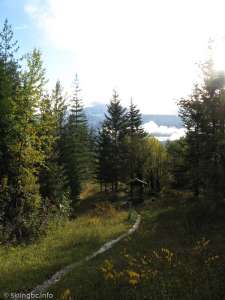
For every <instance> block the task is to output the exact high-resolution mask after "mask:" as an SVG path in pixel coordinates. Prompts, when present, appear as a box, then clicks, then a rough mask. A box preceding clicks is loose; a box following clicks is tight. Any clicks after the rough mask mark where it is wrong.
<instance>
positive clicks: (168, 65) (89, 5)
mask: <svg viewBox="0 0 225 300" xmlns="http://www.w3.org/2000/svg"><path fill="white" fill-rule="evenodd" d="M224 8H225V3H224V1H219V0H204V1H203V0H199V1H195V0H189V1H180V0H171V1H168V0H122V1H121V0H95V1H93V0H63V1H62V0H42V1H41V0H27V5H26V6H25V11H26V12H27V13H28V14H29V15H30V16H31V17H32V18H33V19H34V21H35V24H37V25H38V26H39V28H40V30H42V32H43V36H44V38H45V45H46V47H47V46H49V47H53V48H54V49H58V51H67V52H65V53H67V54H68V51H69V52H70V55H68V59H70V60H71V57H72V58H73V59H72V61H71V64H70V68H67V70H64V69H63V66H59V68H58V69H59V71H58V72H59V73H58V77H61V78H62V79H63V81H64V83H66V84H68V78H69V77H70V78H71V81H72V76H73V75H74V73H75V72H78V74H79V76H80V79H81V83H82V88H83V91H84V98H85V99H86V101H88V102H89V103H90V102H92V101H101V102H105V101H108V99H109V98H110V95H111V91H112V89H113V88H115V87H116V88H118V90H119V92H120V94H121V98H122V99H123V101H124V102H123V104H124V105H127V103H128V102H129V99H130V96H131V95H132V96H133V97H134V100H135V101H136V102H137V104H138V105H139V107H140V108H141V110H142V111H143V112H148V113H174V112H176V103H175V101H174V99H178V98H180V97H181V96H185V95H186V94H188V93H190V91H191V88H192V83H193V80H194V79H195V77H196V76H197V75H195V74H196V66H195V63H196V62H198V61H199V59H200V58H204V56H205V55H206V52H207V41H208V39H209V37H210V36H222V35H225V18H224V10H225V9H224ZM209 20H210V21H209ZM43 51H44V49H43ZM56 63H58V61H57V62H56Z"/></svg>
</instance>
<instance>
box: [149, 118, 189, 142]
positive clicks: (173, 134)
mask: <svg viewBox="0 0 225 300" xmlns="http://www.w3.org/2000/svg"><path fill="white" fill-rule="evenodd" d="M143 127H144V129H145V130H146V131H147V132H148V133H150V134H152V135H154V136H155V137H157V138H158V139H159V140H160V141H166V140H170V141H174V140H178V139H180V138H181V137H183V136H185V128H177V127H175V126H171V127H170V126H162V125H160V126H159V125H157V124H156V123H155V122H153V121H150V122H148V123H145V124H144V125H143Z"/></svg>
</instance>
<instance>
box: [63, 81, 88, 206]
mask: <svg viewBox="0 0 225 300" xmlns="http://www.w3.org/2000/svg"><path fill="white" fill-rule="evenodd" d="M79 92H80V89H79V82H78V79H77V77H76V79H75V92H74V97H73V99H72V109H71V111H70V115H69V117H68V122H67V123H66V125H65V129H64V137H63V142H64V146H63V162H64V164H65V172H66V176H67V178H68V182H69V186H70V192H71V194H70V195H71V200H72V208H73V210H74V209H75V206H76V204H77V201H78V199H79V195H80V192H81V188H82V182H84V181H85V180H87V179H89V176H90V159H91V153H90V143H89V132H88V126H87V120H86V116H85V113H84V109H83V105H82V101H81V98H80V96H79Z"/></svg>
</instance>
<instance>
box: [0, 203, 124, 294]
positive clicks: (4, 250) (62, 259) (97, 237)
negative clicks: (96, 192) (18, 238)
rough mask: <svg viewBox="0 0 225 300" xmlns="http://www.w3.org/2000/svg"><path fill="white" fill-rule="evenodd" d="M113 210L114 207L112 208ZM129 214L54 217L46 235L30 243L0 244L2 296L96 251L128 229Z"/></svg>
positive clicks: (0, 292)
mask: <svg viewBox="0 0 225 300" xmlns="http://www.w3.org/2000/svg"><path fill="white" fill-rule="evenodd" d="M105 212H108V210H107V211H106V210H104V213H105ZM110 212H111V209H110ZM126 220H127V213H125V212H119V211H116V212H115V210H114V214H111V213H110V218H109V214H108V213H107V216H105V215H103V214H101V215H100V214H99V213H98V215H97V214H95V213H92V215H89V214H87V215H84V216H79V218H77V219H76V220H73V221H68V220H64V219H59V218H55V219H54V220H53V221H51V223H49V225H48V230H47V232H46V234H45V236H42V237H41V238H40V239H39V240H38V241H36V242H35V243H33V244H30V245H19V246H9V247H4V246H2V245H0V266H1V276H0V298H1V299H2V297H3V293H6V292H16V291H19V290H20V291H25V290H31V289H32V288H34V287H35V286H36V285H38V284H40V283H42V282H43V281H44V280H46V279H47V278H49V277H50V276H51V275H52V274H54V273H55V272H57V271H58V270H60V269H61V268H63V267H65V266H67V265H68V264H70V263H74V262H75V261H79V260H81V259H83V258H84V257H85V256H87V255H90V254H91V253H92V252H94V251H96V250H97V249H98V248H99V247H100V246H101V245H102V244H103V243H105V242H106V241H108V240H109V239H113V238H115V237H117V236H118V235H120V234H122V233H123V232H124V231H125V230H127V228H128V223H127V221H126Z"/></svg>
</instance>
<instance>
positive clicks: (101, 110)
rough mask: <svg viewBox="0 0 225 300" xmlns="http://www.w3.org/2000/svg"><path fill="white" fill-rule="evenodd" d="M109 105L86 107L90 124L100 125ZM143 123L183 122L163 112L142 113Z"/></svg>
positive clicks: (174, 125)
mask: <svg viewBox="0 0 225 300" xmlns="http://www.w3.org/2000/svg"><path fill="white" fill-rule="evenodd" d="M106 111H107V107H106V105H105V104H101V103H96V104H93V106H89V107H85V112H86V115H87V118H88V122H89V125H90V126H92V127H95V128H96V127H98V126H99V125H100V124H101V122H102V121H103V120H104V118H105V113H106ZM142 119H143V124H146V123H148V122H150V121H153V122H155V123H156V124H157V125H159V126H168V127H176V128H182V127H183V123H182V120H181V119H180V117H179V116H177V115H170V114H168V115H161V114H142Z"/></svg>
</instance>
